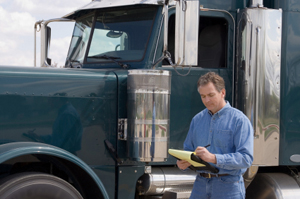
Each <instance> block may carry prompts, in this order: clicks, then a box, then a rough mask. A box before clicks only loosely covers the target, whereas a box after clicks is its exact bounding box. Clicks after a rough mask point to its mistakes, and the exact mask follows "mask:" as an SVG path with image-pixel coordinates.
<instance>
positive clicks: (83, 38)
mask: <svg viewBox="0 0 300 199" xmlns="http://www.w3.org/2000/svg"><path fill="white" fill-rule="evenodd" d="M92 24H93V16H88V17H84V18H82V19H80V20H78V21H77V22H76V23H75V28H74V31H73V35H72V40H71V44H70V49H69V53H68V57H67V61H66V66H68V65H70V64H71V65H72V62H75V63H76V62H77V63H83V60H84V56H85V52H86V49H87V44H88V40H89V37H90V33H91V28H92Z"/></svg>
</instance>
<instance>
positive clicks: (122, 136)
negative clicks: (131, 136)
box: [118, 118, 127, 140]
mask: <svg viewBox="0 0 300 199" xmlns="http://www.w3.org/2000/svg"><path fill="white" fill-rule="evenodd" d="M118 140H127V119H126V118H122V119H119V120H118Z"/></svg>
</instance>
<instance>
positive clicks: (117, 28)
mask: <svg viewBox="0 0 300 199" xmlns="http://www.w3.org/2000/svg"><path fill="white" fill-rule="evenodd" d="M156 10H157V7H146V8H145V7H143V8H142V7H138V8H137V7H136V8H131V9H129V8H124V7H123V8H122V9H114V10H109V11H103V10H101V11H99V12H98V13H97V18H96V24H95V29H94V32H93V38H92V41H91V45H90V49H89V52H88V57H87V62H88V63H92V62H108V61H109V62H111V61H112V60H111V59H114V60H116V61H118V62H119V61H134V60H141V59H142V58H143V56H144V53H145V50H146V46H147V41H148V38H149V36H150V31H151V27H152V23H153V19H154V15H155V14H156Z"/></svg>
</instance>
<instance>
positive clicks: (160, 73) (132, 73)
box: [128, 70, 171, 76]
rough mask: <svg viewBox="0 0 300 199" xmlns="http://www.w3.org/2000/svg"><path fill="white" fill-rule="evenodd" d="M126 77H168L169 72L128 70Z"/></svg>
mask: <svg viewBox="0 0 300 199" xmlns="http://www.w3.org/2000/svg"><path fill="white" fill-rule="evenodd" d="M128 75H160V76H161V75H164V76H170V75H171V72H170V71H167V70H128Z"/></svg>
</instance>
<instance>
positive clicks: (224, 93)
mask: <svg viewBox="0 0 300 199" xmlns="http://www.w3.org/2000/svg"><path fill="white" fill-rule="evenodd" d="M221 93H222V94H221V95H222V97H223V98H224V99H225V96H226V90H225V88H223V89H222V90H221Z"/></svg>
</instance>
